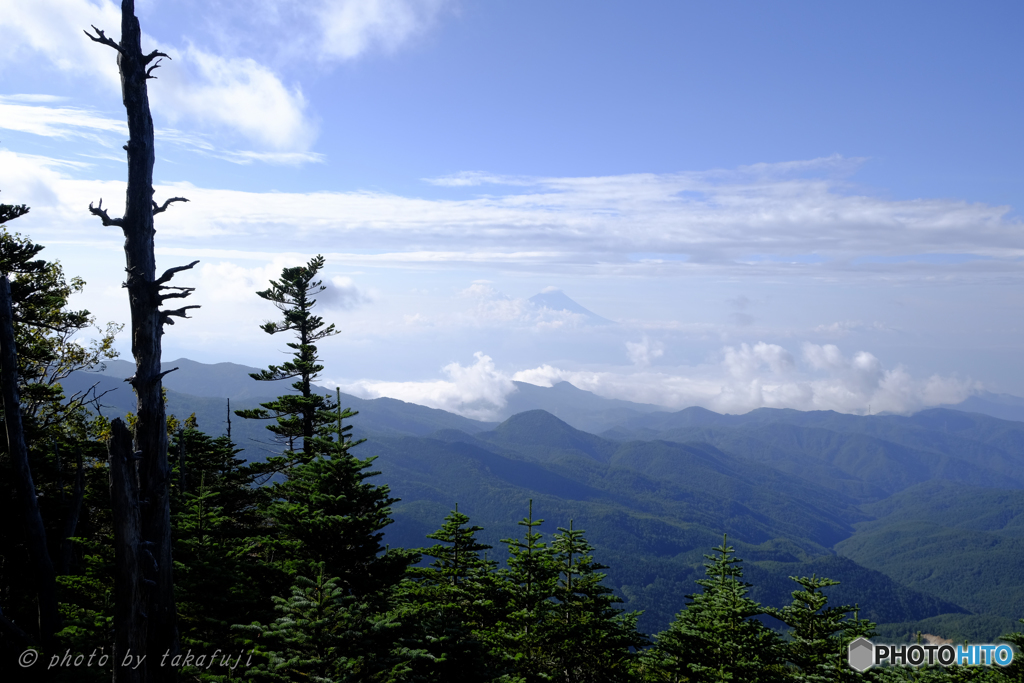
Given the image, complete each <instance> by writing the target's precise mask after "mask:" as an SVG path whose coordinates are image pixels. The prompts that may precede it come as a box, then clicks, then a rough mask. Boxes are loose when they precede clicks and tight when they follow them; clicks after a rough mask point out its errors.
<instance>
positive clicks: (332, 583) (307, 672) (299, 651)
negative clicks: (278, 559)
mask: <svg viewBox="0 0 1024 683" xmlns="http://www.w3.org/2000/svg"><path fill="white" fill-rule="evenodd" d="M274 602H275V609H276V610H277V611H278V612H279V613H280V616H279V617H278V618H277V619H276V620H275V621H274V622H273V623H271V624H269V625H267V626H264V625H262V624H260V623H258V622H256V623H252V624H250V625H248V626H238V627H236V629H238V630H239V631H241V632H243V633H245V634H246V635H247V636H248V637H249V640H248V645H250V646H251V649H250V651H252V652H254V653H256V656H257V660H258V661H257V662H256V664H255V666H253V667H252V668H250V669H248V670H247V671H243V672H240V673H243V674H245V675H246V678H247V679H248V680H252V681H268V682H273V683H291V681H295V680H308V681H311V682H315V683H334V682H338V681H349V680H359V679H358V678H357V677H356V676H355V674H357V673H358V671H359V668H360V664H361V658H359V657H358V656H357V657H349V656H347V655H346V653H348V652H349V651H351V650H352V649H355V647H356V646H358V645H359V644H361V643H360V641H362V640H363V634H362V633H361V632H360V631H359V630H358V628H359V624H360V622H361V621H362V620H360V619H358V612H359V605H358V604H357V603H356V600H355V598H354V597H352V596H348V597H347V598H346V596H345V591H344V590H343V589H342V588H340V587H339V586H338V580H337V579H336V578H331V577H328V576H326V575H325V573H324V572H323V570H322V568H321V571H320V572H318V573H317V574H315V575H314V578H313V579H309V578H307V577H305V576H298V577H296V578H295V585H294V586H293V587H292V590H291V596H290V597H289V598H287V599H286V598H279V597H275V598H274Z"/></svg>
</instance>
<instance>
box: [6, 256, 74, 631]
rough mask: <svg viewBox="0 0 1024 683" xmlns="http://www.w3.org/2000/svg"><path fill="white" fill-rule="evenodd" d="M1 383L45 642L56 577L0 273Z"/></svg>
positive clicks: (53, 618) (53, 615)
mask: <svg viewBox="0 0 1024 683" xmlns="http://www.w3.org/2000/svg"><path fill="white" fill-rule="evenodd" d="M0 386H2V392H3V401H4V424H5V425H6V427H7V446H8V452H9V453H10V454H11V464H12V465H13V469H14V477H15V480H16V481H15V487H16V488H17V490H18V498H19V499H20V503H21V509H22V514H23V515H24V521H25V537H26V541H27V545H28V551H29V555H30V556H31V560H32V564H33V566H34V568H35V572H36V577H35V579H36V593H37V598H38V601H39V637H40V639H41V640H42V641H43V642H44V643H49V642H52V640H53V638H54V636H55V634H56V633H57V631H59V630H60V628H61V622H60V612H59V611H58V610H57V578H56V574H55V573H54V570H53V561H52V560H51V558H50V551H49V549H48V546H47V543H46V528H45V527H44V526H43V517H42V514H40V512H39V501H38V500H37V498H36V485H35V482H34V481H33V480H32V470H31V468H30V467H29V463H28V447H27V446H26V445H25V432H24V429H23V427H22V423H21V399H20V397H19V394H18V351H17V348H16V347H15V344H14V313H13V307H12V302H11V283H10V282H9V281H8V280H7V275H6V274H3V275H0Z"/></svg>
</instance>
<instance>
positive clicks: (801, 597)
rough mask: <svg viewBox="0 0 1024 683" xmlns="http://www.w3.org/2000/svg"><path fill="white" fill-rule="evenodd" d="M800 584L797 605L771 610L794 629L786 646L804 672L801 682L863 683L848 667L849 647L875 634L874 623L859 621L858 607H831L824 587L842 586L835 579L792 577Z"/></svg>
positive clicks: (789, 657)
mask: <svg viewBox="0 0 1024 683" xmlns="http://www.w3.org/2000/svg"><path fill="white" fill-rule="evenodd" d="M790 578H791V579H792V580H793V581H796V582H797V583H798V584H800V589H799V590H795V591H793V603H792V604H790V605H787V606H786V607H783V608H782V609H774V608H767V609H766V610H765V613H766V614H769V615H771V616H773V617H775V618H776V619H778V620H779V621H781V622H782V623H784V624H786V625H787V626H789V627H790V628H791V629H792V632H791V633H790V640H789V641H788V642H787V643H786V652H787V659H788V660H789V661H790V662H792V663H793V664H795V665H796V666H797V667H799V669H800V673H799V674H798V676H797V679H798V680H800V681H807V682H808V683H831V682H833V681H856V680H860V674H858V673H857V672H856V671H854V670H853V669H851V668H850V667H849V665H848V664H847V646H848V645H849V644H850V642H852V641H853V640H856V639H857V638H860V637H865V638H870V637H871V636H872V635H874V624H873V623H871V622H869V621H866V620H862V619H859V618H856V617H855V618H853V619H850V618H848V616H849V615H850V614H851V613H856V611H857V607H856V606H855V605H841V606H836V607H827V606H826V605H827V604H828V596H826V595H825V594H824V593H822V592H821V589H822V588H828V587H829V586H838V585H839V582H838V581H834V580H832V579H826V578H818V577H815V576H811V577H806V576H805V577H800V578H798V577H795V576H791V577H790Z"/></svg>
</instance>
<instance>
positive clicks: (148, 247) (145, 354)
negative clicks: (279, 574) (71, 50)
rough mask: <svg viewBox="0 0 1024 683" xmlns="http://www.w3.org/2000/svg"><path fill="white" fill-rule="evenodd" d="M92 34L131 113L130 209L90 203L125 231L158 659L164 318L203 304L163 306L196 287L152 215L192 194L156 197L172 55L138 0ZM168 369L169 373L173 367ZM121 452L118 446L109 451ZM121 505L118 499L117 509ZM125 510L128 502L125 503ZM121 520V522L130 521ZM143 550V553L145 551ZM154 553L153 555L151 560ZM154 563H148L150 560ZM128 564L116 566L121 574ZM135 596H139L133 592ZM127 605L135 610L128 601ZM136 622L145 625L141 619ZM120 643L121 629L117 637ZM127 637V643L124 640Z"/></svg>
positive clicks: (165, 643)
mask: <svg viewBox="0 0 1024 683" xmlns="http://www.w3.org/2000/svg"><path fill="white" fill-rule="evenodd" d="M92 28H93V31H94V34H91V33H89V32H88V31H86V35H87V36H89V38H90V39H91V40H93V41H95V42H97V43H102V44H103V45H106V46H108V47H110V48H113V49H114V50H116V51H117V64H118V68H119V69H120V72H121V94H122V98H123V100H124V107H125V110H126V112H127V115H128V133H129V138H128V144H127V145H126V146H125V150H126V151H127V152H128V190H127V196H126V199H125V209H124V215H123V216H122V217H121V218H111V217H110V216H109V215H108V214H107V211H106V210H105V209H104V208H103V202H102V200H101V201H100V202H99V205H98V206H96V207H93V206H92V204H90V205H89V211H90V212H92V213H93V215H95V216H98V217H99V218H100V220H101V221H102V222H103V225H104V226H117V227H119V228H121V229H122V231H123V232H124V236H125V242H124V252H125V260H126V263H127V265H126V268H125V271H126V273H127V278H126V281H125V284H124V286H125V287H126V288H127V289H128V300H129V304H130V308H131V318H132V329H131V332H132V355H133V356H134V357H135V374H134V375H133V376H132V377H130V378H129V379H128V380H126V381H128V382H130V383H131V385H132V387H133V388H134V389H135V393H136V396H137V398H138V403H137V406H138V408H137V415H138V422H137V423H136V426H135V452H136V453H137V456H138V458H139V459H138V463H137V464H138V477H139V487H138V493H137V495H136V500H130V501H127V504H128V505H129V506H136V507H137V508H138V510H139V519H140V530H141V531H140V533H141V540H140V543H141V544H142V545H143V546H144V549H140V550H139V551H138V552H136V553H135V554H134V555H132V554H128V553H126V554H125V555H124V557H125V558H126V559H125V561H126V562H142V563H143V565H144V569H145V570H146V574H147V576H146V577H145V586H146V588H145V590H144V591H142V593H144V597H142V596H141V595H142V594H141V593H132V592H130V591H128V592H122V591H119V592H118V594H119V595H126V596H128V597H129V599H132V600H135V599H136V598H137V599H138V600H139V603H138V604H134V605H132V606H131V607H130V609H131V614H132V615H135V616H138V615H142V619H143V620H144V621H145V630H146V655H147V657H146V660H147V662H148V663H153V662H156V661H159V660H160V659H161V657H162V656H163V655H164V654H165V653H167V652H170V653H171V655H174V654H176V653H177V652H178V649H179V640H178V629H177V616H176V611H175V605H174V584H173V578H172V574H171V570H172V562H171V519H170V465H169V463H168V456H167V445H168V444H167V418H166V413H165V408H164V401H163V395H162V392H161V387H162V381H161V380H162V378H163V376H164V375H165V374H167V373H166V372H161V369H160V338H161V335H162V334H163V328H164V325H170V324H173V322H174V321H173V320H172V317H174V316H177V317H181V318H187V317H188V315H186V313H187V311H188V309H190V308H198V306H184V307H182V308H178V309H164V310H161V309H160V306H161V305H162V304H163V303H164V301H166V300H167V299H180V298H184V297H186V296H188V295H189V294H190V293H191V292H192V288H191V287H171V286H170V285H168V284H167V283H168V282H170V280H171V278H172V277H173V276H174V275H175V273H178V272H180V271H182V270H187V269H189V268H192V267H193V266H195V264H196V263H198V261H193V262H192V263H190V264H188V265H187V266H179V267H176V268H170V269H168V270H166V271H165V272H164V273H163V274H162V275H160V276H159V277H158V276H157V274H156V257H155V254H154V251H153V246H154V245H153V239H154V234H155V230H154V228H153V216H154V215H155V214H158V213H161V212H163V211H165V210H167V207H168V206H170V205H171V204H172V203H174V202H183V201H188V200H186V199H184V198H183V197H172V198H170V199H167V200H166V201H164V202H163V204H158V203H157V202H156V201H155V200H154V198H153V163H154V161H155V158H156V154H155V149H154V144H153V117H152V115H151V114H150V109H149V95H148V91H147V84H146V82H147V81H148V80H149V79H150V78H153V77H154V76H153V70H154V69H156V68H157V67H158V66H159V65H160V61H161V58H163V57H167V55H165V54H163V53H161V52H158V51H156V50H154V51H153V52H150V53H148V54H143V52H142V46H141V35H142V31H141V29H140V28H139V20H138V18H137V17H136V16H135V2H134V0H122V2H121V41H120V42H115V41H114V40H113V39H111V38H108V37H107V36H106V35H105V34H104V32H103V31H102V30H100V29H98V28H96V27H95V26H93V27H92ZM167 372H170V371H169V370H168V371H167ZM110 457H111V458H114V457H115V450H114V449H113V448H112V449H111V450H110ZM117 495H133V494H131V492H130V491H129V490H128V489H123V488H120V489H118V491H117ZM116 509H118V508H117V507H116V506H115V510H116ZM121 509H125V510H127V509H129V508H128V507H122V508H121ZM129 521H130V520H120V521H119V522H117V523H124V524H127V523H129ZM143 550H144V552H143ZM150 559H152V561H151V562H150ZM146 564H149V565H150V566H148V567H147V566H145V565H146ZM128 569H129V568H118V574H119V576H120V575H122V574H123V572H124V571H128ZM133 596H134V597H133ZM125 609H129V608H128V607H127V606H125ZM117 610H118V614H121V615H122V620H121V623H120V624H118V625H117V626H116V627H115V629H116V630H118V633H119V634H121V633H122V632H123V631H124V629H127V628H129V626H128V625H127V623H132V622H131V621H129V622H125V621H124V619H125V616H124V615H125V614H126V613H125V612H124V611H122V606H121V605H118V607H117ZM136 628H139V627H138V626H137V627H136ZM117 639H118V642H122V636H121V635H118V636H117ZM123 642H128V641H127V640H126V639H125V640H124V641H123ZM175 678H176V671H175V670H174V669H173V668H171V667H159V666H151V667H150V668H149V671H148V673H147V677H146V680H149V681H165V680H166V681H171V680H174V679H175Z"/></svg>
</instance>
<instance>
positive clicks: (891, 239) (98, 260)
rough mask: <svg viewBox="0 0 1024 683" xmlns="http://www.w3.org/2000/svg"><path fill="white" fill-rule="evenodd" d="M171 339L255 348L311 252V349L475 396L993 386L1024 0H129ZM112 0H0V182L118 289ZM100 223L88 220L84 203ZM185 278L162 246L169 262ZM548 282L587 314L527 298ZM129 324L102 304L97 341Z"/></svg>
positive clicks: (1011, 383)
mask: <svg viewBox="0 0 1024 683" xmlns="http://www.w3.org/2000/svg"><path fill="white" fill-rule="evenodd" d="M138 14H139V16H140V19H141V22H142V26H143V31H144V34H145V40H144V46H146V47H147V48H160V49H162V50H163V51H165V52H167V53H169V54H170V55H171V56H172V57H173V59H172V60H171V61H168V62H165V64H164V66H163V68H161V69H160V70H159V71H158V72H157V75H158V76H159V78H158V80H156V81H151V83H150V96H151V101H152V104H153V113H154V118H155V121H156V125H157V140H158V162H157V168H156V182H157V188H156V190H157V196H158V197H161V196H163V197H166V196H171V195H172V194H183V195H185V196H187V197H189V199H190V200H191V202H190V203H189V204H188V205H175V206H174V207H173V208H172V209H171V210H170V211H168V212H167V213H166V214H163V215H161V216H160V217H159V219H158V235H157V243H158V261H159V265H161V266H172V265H177V264H178V263H181V262H187V261H189V260H192V259H195V258H198V259H200V260H201V264H200V266H198V267H197V269H196V270H195V271H194V272H193V273H191V274H190V275H189V278H190V281H189V283H188V284H192V285H194V286H196V287H197V292H196V295H195V298H196V300H197V302H198V303H201V304H202V305H203V308H202V309H200V310H199V311H198V312H196V313H195V317H194V319H193V320H190V321H183V323H182V324H178V325H175V326H174V327H173V328H171V329H170V330H169V332H168V334H167V335H166V336H165V338H164V348H165V355H166V357H167V358H169V359H170V358H175V357H179V356H188V357H190V358H194V359H196V360H201V361H207V362H216V361H222V360H232V361H236V362H241V363H246V364H250V365H257V366H261V365H266V364H268V363H271V362H276V361H278V360H279V358H280V357H281V356H280V352H279V349H281V348H283V344H284V341H285V340H283V339H278V338H273V337H269V336H267V335H264V334H263V333H262V332H260V331H259V330H258V328H257V325H258V324H259V322H260V321H262V320H263V319H266V318H269V317H271V316H272V315H273V313H274V311H273V309H272V308H270V307H269V306H267V305H265V302H262V301H261V300H260V299H258V298H257V297H256V296H255V295H254V294H253V292H254V291H255V290H257V289H261V288H263V287H264V286H265V284H266V282H267V280H268V279H269V278H271V277H274V276H276V275H277V274H278V273H280V269H281V268H282V267H283V266H287V265H295V264H297V263H301V262H303V261H304V260H306V259H308V258H309V257H310V256H312V255H314V254H316V253H323V254H324V255H325V256H326V257H327V259H328V267H327V272H326V274H325V281H326V282H327V284H328V285H329V287H330V290H329V292H328V293H327V294H328V296H327V298H326V299H325V300H324V301H323V302H322V303H323V304H324V308H323V312H324V315H325V316H326V317H327V318H328V319H330V320H332V321H333V322H335V323H337V324H338V326H339V327H340V328H341V329H342V330H344V333H343V334H342V335H340V336H338V337H336V338H334V339H331V340H329V341H325V342H324V343H323V344H322V347H321V351H322V355H323V357H324V359H325V361H326V365H327V370H326V372H325V380H326V381H327V382H328V383H337V384H339V385H340V386H342V387H343V388H344V389H345V390H346V391H350V392H352V393H358V394H360V395H364V396H377V395H390V396H396V397H398V398H404V399H406V400H412V401H416V402H421V403H425V404H427V405H433V406H437V407H442V408H446V409H449V410H455V411H458V412H462V413H463V414H467V415H472V416H479V417H487V416H488V415H490V414H492V413H493V412H494V410H495V408H496V407H498V406H500V405H501V404H502V402H503V400H504V397H505V396H506V395H507V394H508V392H510V391H512V390H514V389H513V388H514V385H513V384H512V381H513V380H523V381H531V382H534V383H541V384H544V383H551V382H554V381H558V380H563V379H564V380H568V381H571V382H573V383H574V384H576V385H577V386H580V387H581V388H585V389H589V390H591V391H595V392H596V393H599V394H602V395H605V396H613V397H617V398H626V399H630V400H637V401H644V402H650V403H658V404H661V405H665V406H669V407H674V408H678V407H683V406H686V405H694V404H696V405H704V406H706V407H709V408H711V409H714V410H719V411H723V412H743V411H745V410H749V409H751V408H756V407H760V406H773V407H793V408H799V409H817V408H827V409H836V410H842V411H847V412H865V411H866V410H867V409H868V406H869V405H871V406H872V409H873V410H874V411H879V410H894V411H900V412H907V411H911V410H916V409H919V408H921V407H924V406H928V405H935V404H940V403H947V402H956V401H959V400H961V399H962V398H964V397H966V396H967V395H969V394H970V393H972V392H976V391H982V390H989V391H996V392H1009V393H1015V394H1024V366H1022V364H1021V362H1020V352H1021V350H1022V349H1021V347H1022V344H1021V339H1022V336H1021V323H1020V320H1021V313H1022V307H1024V295H1022V290H1021V284H1022V282H1021V275H1022V261H1021V258H1022V256H1024V236H1022V231H1021V228H1022V225H1021V219H1020V208H1021V206H1022V205H1024V189H1022V188H1024V154H1022V151H1024V150H1022V146H1024V145H1022V136H1021V127H1020V124H1019V121H1020V119H1021V115H1020V110H1021V103H1022V97H1021V86H1020V77H1019V72H1020V67H1021V63H1022V52H1024V51H1022V48H1021V47H1020V41H1019V40H1018V35H1019V29H1020V27H1021V25H1022V20H1024V7H1022V6H1021V5H1020V4H1019V3H1012V2H992V3H984V4H982V5H978V4H972V5H966V4H964V3H940V2H905V3H898V4H894V3H881V2H875V3H872V2H865V3H810V2H805V3H801V2H790V3H775V4H771V3H753V2H721V3H677V2H649V3H642V4H639V5H637V3H630V4H628V5H627V4H625V3H584V2H568V1H567V2H559V3H539V2H526V3H523V2H517V3H513V2H498V1H495V2H475V3H471V2H465V1H458V0H422V1H413V0H362V1H358V2H357V1H352V0H315V1H311V2H297V1H289V0H284V1H277V2H271V1H269V0H267V1H255V2H253V1H252V0H248V1H246V2H241V1H236V0H218V1H214V2H210V1H206V2H198V1H193V0H174V1H172V0H145V1H142V0H140V2H139V4H138ZM90 24H95V25H96V26H98V27H100V28H104V29H105V30H106V31H107V33H108V35H114V36H116V35H117V34H118V27H119V20H118V8H117V6H116V5H115V4H114V3H112V2H110V1H109V0H36V1H35V2H33V3H23V2H15V1H14V0H0V39H2V40H3V44H4V45H5V49H4V53H3V54H2V55H0V191H2V194H0V199H2V200H3V201H5V202H8V203H11V202H16V203H26V204H29V205H31V206H32V213H31V214H29V216H27V217H25V218H22V219H20V220H19V221H18V223H17V224H15V225H16V227H17V229H18V230H20V231H22V232H24V233H26V234H29V235H30V236H32V237H33V238H34V239H36V240H37V241H39V242H41V243H43V244H46V245H48V249H47V252H46V253H47V255H48V256H50V257H51V258H59V259H60V260H61V261H62V263H63V264H64V266H65V269H66V270H67V272H68V273H70V274H78V275H82V276H83V277H84V278H85V279H86V281H87V282H88V283H89V286H88V287H87V289H86V292H85V294H84V295H83V297H82V301H81V304H82V305H84V306H87V307H88V308H90V310H92V311H93V312H94V313H95V314H96V316H97V318H98V319H99V320H100V321H101V322H102V321H106V320H116V321H120V322H127V315H128V314H127V302H126V301H125V300H124V292H123V290H121V289H120V286H119V285H120V281H121V278H122V273H123V254H122V253H121V247H120V244H121V237H120V235H118V234H116V233H115V232H112V231H111V230H110V229H104V228H102V227H101V226H100V225H98V224H97V223H96V222H95V221H94V220H92V219H91V217H90V216H89V215H88V213H87V211H86V207H87V206H88V203H89V202H90V201H95V200H98V199H99V198H100V197H103V198H104V199H105V204H106V205H109V206H111V207H112V213H116V212H117V211H118V210H119V209H118V207H119V206H120V202H121V201H122V200H121V197H123V191H124V190H123V188H124V185H123V183H124V177H125V165H124V162H123V152H122V150H121V145H122V144H123V143H124V136H125V133H124V124H123V116H124V114H123V109H122V107H121V105H120V97H119V87H118V76H117V69H116V62H115V59H114V55H113V53H112V52H111V51H110V50H109V49H106V48H103V47H102V46H99V45H96V44H93V43H91V42H89V41H88V40H87V39H86V38H85V36H84V35H83V34H82V32H81V30H82V29H84V28H86V27H88V26H89V25H90ZM115 230H116V229H115ZM185 279H188V278H183V283H184V280H185ZM552 287H554V288H559V289H561V290H562V291H563V292H565V293H566V294H567V295H568V296H570V297H571V298H572V299H574V300H575V301H577V302H579V303H580V304H582V305H583V306H585V307H586V308H587V309H589V310H591V311H593V312H594V313H596V314H597V315H599V316H602V317H603V318H607V319H610V320H612V321H614V324H613V325H594V324H592V322H591V321H589V320H588V319H587V318H586V317H585V316H580V315H578V314H573V313H571V312H569V311H553V310H550V309H547V308H544V307H543V306H538V305H536V304H534V303H531V302H530V301H529V299H530V297H532V296H534V295H535V294H537V293H539V292H541V291H543V290H545V289H547V288H552ZM121 348H122V349H123V352H125V353H126V354H127V351H128V344H127V339H124V340H122V341H121Z"/></svg>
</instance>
